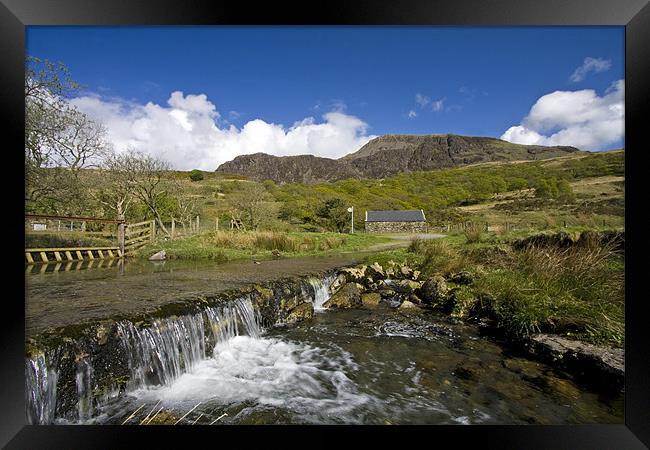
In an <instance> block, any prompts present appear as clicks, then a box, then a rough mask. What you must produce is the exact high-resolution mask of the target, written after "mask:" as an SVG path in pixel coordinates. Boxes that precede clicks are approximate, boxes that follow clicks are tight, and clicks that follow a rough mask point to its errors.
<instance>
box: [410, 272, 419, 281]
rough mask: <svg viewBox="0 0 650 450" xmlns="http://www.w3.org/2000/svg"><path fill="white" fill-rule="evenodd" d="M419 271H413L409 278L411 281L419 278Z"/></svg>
mask: <svg viewBox="0 0 650 450" xmlns="http://www.w3.org/2000/svg"><path fill="white" fill-rule="evenodd" d="M420 273H421V272H420V271H419V270H414V271H413V275H412V276H411V279H412V280H414V281H416V280H417V279H418V278H420Z"/></svg>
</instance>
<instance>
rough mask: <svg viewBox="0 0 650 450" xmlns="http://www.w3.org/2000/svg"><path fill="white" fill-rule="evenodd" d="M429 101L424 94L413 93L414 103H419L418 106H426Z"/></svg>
mask: <svg viewBox="0 0 650 450" xmlns="http://www.w3.org/2000/svg"><path fill="white" fill-rule="evenodd" d="M430 101H431V99H430V98H429V97H427V96H426V95H422V94H415V103H417V104H418V105H420V108H424V107H425V106H427V105H428V104H429V102H430Z"/></svg>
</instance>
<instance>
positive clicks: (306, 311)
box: [286, 302, 314, 323]
mask: <svg viewBox="0 0 650 450" xmlns="http://www.w3.org/2000/svg"><path fill="white" fill-rule="evenodd" d="M312 317H314V305H313V304H312V303H309V302H305V303H301V304H300V305H298V306H296V307H295V308H293V309H292V310H291V312H290V313H289V315H288V316H287V319H286V322H287V323H295V322H301V321H303V320H308V319H311V318H312Z"/></svg>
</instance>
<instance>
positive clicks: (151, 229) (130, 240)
mask: <svg viewBox="0 0 650 450" xmlns="http://www.w3.org/2000/svg"><path fill="white" fill-rule="evenodd" d="M120 228H122V229H123V231H121V230H118V233H117V245H118V246H119V247H120V248H122V249H124V254H128V253H131V252H133V251H134V250H137V249H138V248H140V247H142V246H144V245H147V243H148V242H153V241H154V239H156V221H155V220H145V221H144V222H138V223H128V224H126V223H125V224H121V226H120Z"/></svg>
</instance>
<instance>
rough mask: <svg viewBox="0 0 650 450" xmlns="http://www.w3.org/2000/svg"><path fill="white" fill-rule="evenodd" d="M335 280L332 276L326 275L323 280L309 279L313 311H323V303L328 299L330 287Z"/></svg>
mask: <svg viewBox="0 0 650 450" xmlns="http://www.w3.org/2000/svg"><path fill="white" fill-rule="evenodd" d="M335 279H336V276H335V275H334V274H331V275H327V276H325V278H323V279H318V278H309V280H308V281H309V284H310V285H311V287H312V288H313V289H314V300H313V303H314V311H323V310H325V309H326V308H323V303H325V302H326V301H327V300H329V298H330V286H331V285H332V283H333V282H334V280H335Z"/></svg>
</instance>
